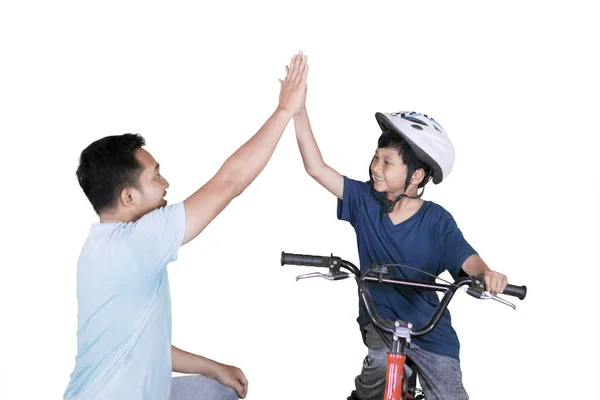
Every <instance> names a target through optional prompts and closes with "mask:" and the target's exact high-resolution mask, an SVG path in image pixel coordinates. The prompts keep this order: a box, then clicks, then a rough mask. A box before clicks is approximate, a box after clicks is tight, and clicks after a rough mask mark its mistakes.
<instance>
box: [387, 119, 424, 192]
mask: <svg viewBox="0 0 600 400" xmlns="http://www.w3.org/2000/svg"><path fill="white" fill-rule="evenodd" d="M377 147H378V148H380V149H395V150H398V154H399V155H400V156H401V157H402V162H403V163H404V164H405V165H406V166H407V168H408V171H407V174H406V182H405V185H404V191H406V190H407V189H408V185H409V184H410V180H411V178H412V175H413V173H414V172H415V171H416V170H418V169H419V168H422V169H423V171H425V175H424V177H423V180H422V181H421V183H419V186H418V187H419V188H423V187H425V185H426V184H427V182H429V181H430V180H431V178H432V177H433V170H432V169H431V167H430V166H429V165H427V164H425V163H424V162H423V161H421V160H419V159H418V158H417V155H416V154H415V152H414V151H413V149H412V148H411V147H410V145H409V144H408V142H407V141H406V140H404V139H403V138H402V137H401V136H400V135H398V134H397V133H396V132H394V131H392V130H385V131H383V132H382V134H381V136H379V140H378V141H377Z"/></svg>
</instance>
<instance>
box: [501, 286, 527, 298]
mask: <svg viewBox="0 0 600 400" xmlns="http://www.w3.org/2000/svg"><path fill="white" fill-rule="evenodd" d="M502 294H505V295H507V296H514V297H517V298H519V300H523V299H524V298H525V296H527V286H525V285H523V286H515V285H506V288H505V289H504V291H503V292H502Z"/></svg>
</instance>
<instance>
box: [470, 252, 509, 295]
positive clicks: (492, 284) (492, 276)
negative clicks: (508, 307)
mask: <svg viewBox="0 0 600 400" xmlns="http://www.w3.org/2000/svg"><path fill="white" fill-rule="evenodd" d="M462 269H463V271H465V272H466V273H467V274H468V275H483V279H484V281H485V288H486V289H487V290H488V291H489V292H490V293H492V294H498V293H502V291H503V290H504V289H505V288H506V285H507V283H508V281H507V279H506V275H504V274H501V273H500V272H496V271H492V270H491V269H490V268H489V267H488V266H487V264H486V263H485V262H484V261H483V260H482V258H481V257H479V255H477V254H473V255H472V256H470V257H469V258H467V259H466V260H465V262H464V264H463V265H462Z"/></svg>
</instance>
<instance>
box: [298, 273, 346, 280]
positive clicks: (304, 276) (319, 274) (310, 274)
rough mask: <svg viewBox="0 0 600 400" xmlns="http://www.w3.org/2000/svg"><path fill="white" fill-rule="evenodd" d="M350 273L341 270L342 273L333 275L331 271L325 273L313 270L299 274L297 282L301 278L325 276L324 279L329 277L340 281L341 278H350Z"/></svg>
mask: <svg viewBox="0 0 600 400" xmlns="http://www.w3.org/2000/svg"><path fill="white" fill-rule="evenodd" d="M350 275H351V274H349V273H346V272H340V273H337V274H336V275H333V274H331V273H327V274H324V273H322V272H311V273H309V274H302V275H298V276H297V277H296V282H298V281H299V280H300V279H308V278H323V279H327V280H329V281H339V280H341V279H346V278H349V277H350Z"/></svg>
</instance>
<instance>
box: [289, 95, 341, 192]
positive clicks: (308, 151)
mask: <svg viewBox="0 0 600 400" xmlns="http://www.w3.org/2000/svg"><path fill="white" fill-rule="evenodd" d="M304 101H306V96H305V98H304ZM294 128H295V129H296V139H297V140H298V148H299V149H300V154H301V155H302V161H303V162H304V169H306V172H308V174H309V175H310V176H312V177H313V178H314V179H315V180H316V181H317V182H319V183H320V184H321V186H323V187H324V188H325V189H327V190H329V191H330V192H331V193H333V194H334V195H335V196H336V197H337V198H338V199H343V197H344V177H343V176H342V175H340V174H339V173H338V172H337V171H336V170H335V169H333V168H331V167H330V166H329V165H327V164H325V162H324V161H323V157H322V156H321V150H319V146H318V145H317V142H316V140H315V137H314V135H313V132H312V129H311V127H310V120H309V119H308V113H307V112H306V107H305V106H304V105H303V107H302V109H301V110H300V112H299V113H298V114H296V115H295V116H294Z"/></svg>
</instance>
